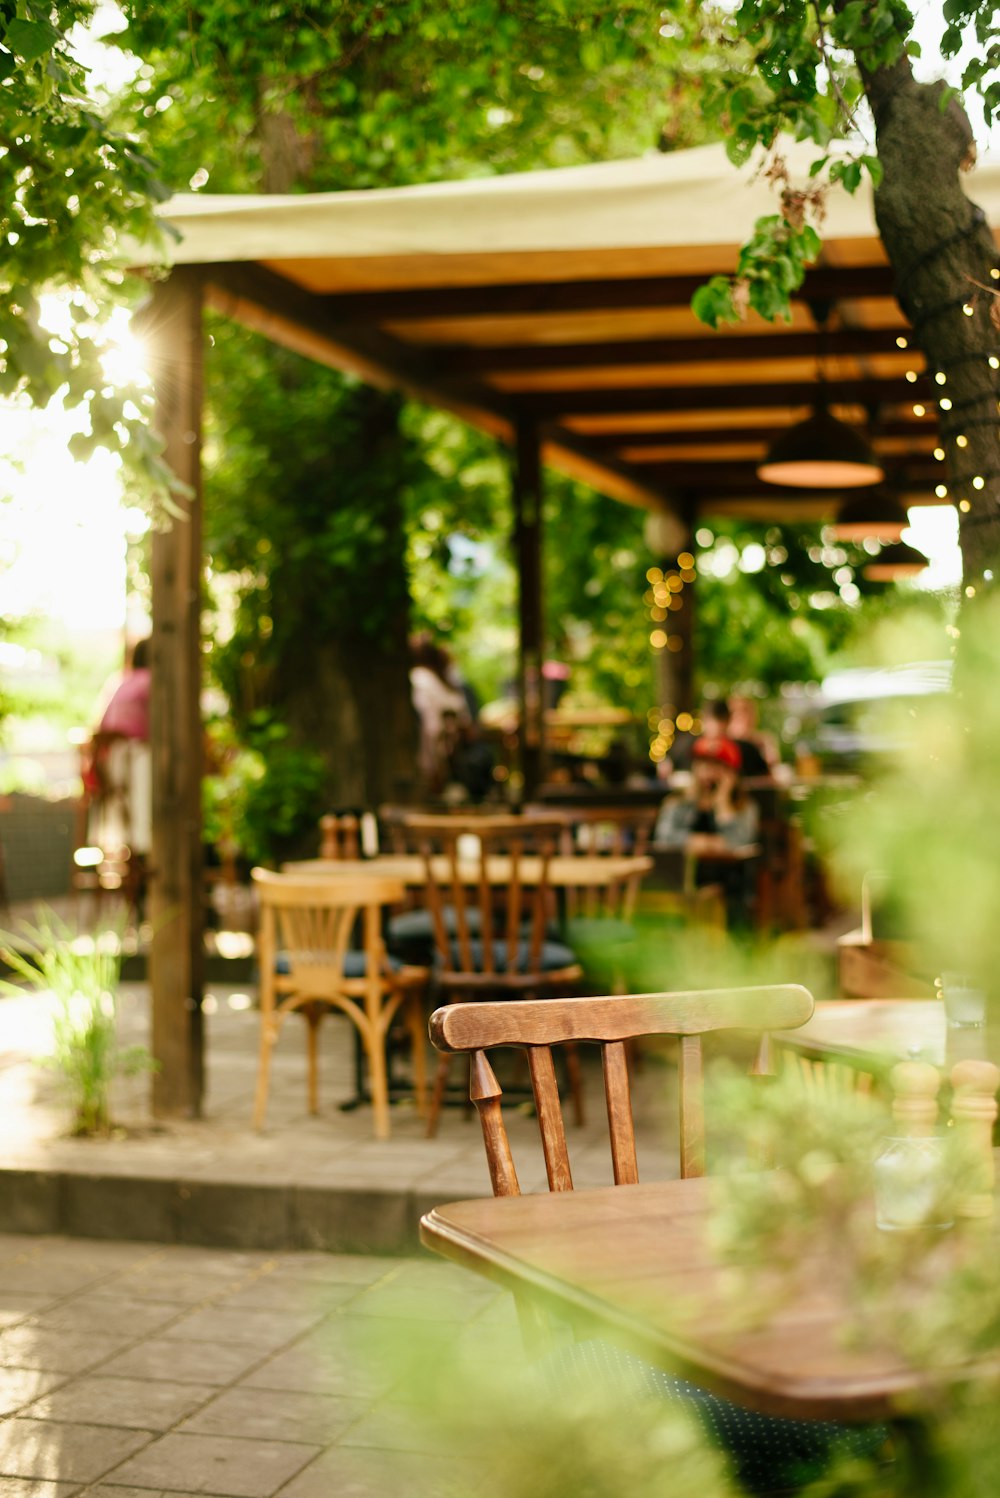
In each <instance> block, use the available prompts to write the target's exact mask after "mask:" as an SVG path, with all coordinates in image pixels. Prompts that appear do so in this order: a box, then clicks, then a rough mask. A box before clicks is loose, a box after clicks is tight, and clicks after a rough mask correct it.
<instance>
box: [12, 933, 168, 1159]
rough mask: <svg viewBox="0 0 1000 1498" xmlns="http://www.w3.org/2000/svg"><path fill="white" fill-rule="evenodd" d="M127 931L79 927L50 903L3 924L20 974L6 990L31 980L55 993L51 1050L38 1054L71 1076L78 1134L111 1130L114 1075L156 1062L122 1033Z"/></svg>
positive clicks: (19, 987)
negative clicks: (14, 924) (10, 928)
mask: <svg viewBox="0 0 1000 1498" xmlns="http://www.w3.org/2000/svg"><path fill="white" fill-rule="evenodd" d="M123 934H124V930H123V923H122V922H118V923H115V924H111V925H107V926H105V927H104V928H103V929H100V930H98V931H95V932H93V933H90V934H86V933H80V932H75V931H73V929H72V928H71V927H70V926H68V925H67V924H66V922H65V921H63V920H61V919H60V918H59V916H57V915H56V914H55V912H54V911H52V910H50V909H48V908H46V907H44V906H43V907H40V908H39V911H38V916H37V922H36V924H35V925H32V924H31V923H30V922H27V921H22V922H20V923H19V925H18V929H17V931H16V932H0V958H2V959H3V961H4V962H6V964H7V966H8V967H9V968H10V970H11V971H12V972H13V973H15V974H16V975H17V977H18V978H19V979H20V980H21V981H20V982H19V983H18V982H10V981H7V980H0V990H2V991H3V992H6V993H12V994H20V993H22V992H23V988H24V985H25V984H27V986H28V987H29V988H30V989H33V990H34V991H35V992H36V993H38V994H39V995H45V996H46V997H48V999H49V1000H50V1003H51V1014H52V1050H51V1054H49V1055H47V1056H44V1057H40V1058H39V1060H40V1062H41V1064H43V1065H46V1066H51V1067H52V1068H53V1069H54V1070H56V1071H57V1072H59V1074H60V1076H61V1078H62V1080H63V1083H64V1084H65V1088H66V1092H67V1094H68V1097H69V1101H70V1106H71V1108H72V1128H71V1132H72V1133H73V1134H74V1135H102V1134H108V1133H109V1132H110V1130H111V1126H112V1120H111V1111H110V1096H111V1084H112V1082H113V1081H114V1080H115V1078H116V1077H124V1076H136V1075H138V1074H139V1073H140V1072H144V1071H152V1070H155V1068H156V1066H157V1062H156V1061H154V1059H153V1058H152V1056H150V1054H149V1052H148V1051H147V1049H146V1047H145V1046H121V1045H120V1044H119V1041H118V1002H117V998H118V984H119V979H120V977H121V965H122V955H123V947H122V938H123Z"/></svg>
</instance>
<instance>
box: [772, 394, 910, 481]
mask: <svg viewBox="0 0 1000 1498" xmlns="http://www.w3.org/2000/svg"><path fill="white" fill-rule="evenodd" d="M757 476H758V478H761V479H763V480H764V481H765V483H768V484H786V485H789V486H792V487H794V488H796V489H858V488H860V487H861V486H862V485H865V484H878V483H881V481H882V480H883V479H884V478H885V470H884V469H883V468H882V467H881V466H880V464H879V462H878V459H877V458H876V457H875V454H874V453H873V452H872V450H871V447H870V446H869V444H868V442H867V441H866V440H865V438H864V437H863V436H862V435H861V433H860V432H858V431H856V430H855V428H854V427H850V426H848V425H847V423H846V422H844V421H839V420H838V419H837V417H836V416H831V415H830V413H829V411H827V410H826V409H825V408H824V407H822V406H819V407H817V409H816V410H815V411H814V412H813V414H812V415H811V416H809V417H807V418H806V420H805V421H800V422H798V423H797V424H796V425H795V426H793V427H789V428H788V431H787V432H783V433H782V435H781V436H780V437H779V438H778V439H777V441H776V442H775V443H774V445H773V446H772V448H771V451H770V452H769V453H768V455H767V457H766V458H765V459H764V461H763V463H762V464H761V465H760V467H759V468H758V469H757Z"/></svg>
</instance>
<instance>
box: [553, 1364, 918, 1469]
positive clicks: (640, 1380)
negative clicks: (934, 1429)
mask: <svg viewBox="0 0 1000 1498" xmlns="http://www.w3.org/2000/svg"><path fill="white" fill-rule="evenodd" d="M544 1374H545V1377H546V1380H547V1381H548V1382H549V1383H552V1382H553V1381H555V1382H556V1383H557V1384H558V1385H559V1387H560V1388H561V1389H563V1390H564V1389H565V1385H566V1382H567V1381H572V1380H575V1379H586V1380H588V1381H591V1382H593V1381H594V1380H595V1379H603V1380H604V1382H605V1383H606V1384H610V1385H611V1387H612V1388H613V1389H614V1390H615V1391H616V1392H617V1393H619V1394H625V1395H634V1396H635V1397H636V1398H640V1399H641V1398H652V1399H662V1400H666V1401H667V1402H668V1403H675V1404H678V1405H680V1406H681V1407H683V1408H684V1409H685V1410H686V1411H687V1412H688V1413H689V1414H690V1415H691V1416H692V1417H693V1418H694V1419H696V1420H697V1421H698V1423H699V1425H700V1426H701V1428H702V1430H703V1432H704V1434H705V1436H706V1437H707V1438H708V1440H709V1441H710V1442H711V1444H712V1445H713V1446H716V1447H718V1448H720V1449H721V1450H723V1451H725V1452H727V1453H728V1455H729V1457H730V1459H731V1461H732V1463H733V1466H734V1468H735V1470H736V1473H737V1475H738V1477H739V1479H740V1481H741V1483H743V1485H744V1486H745V1487H746V1488H747V1489H748V1490H749V1491H750V1492H757V1493H761V1492H774V1491H775V1490H780V1489H782V1488H792V1487H798V1486H801V1485H805V1484H806V1483H808V1482H812V1481H814V1480H815V1479H816V1478H818V1477H819V1476H820V1475H821V1474H822V1473H823V1472H824V1471H825V1469H826V1468H827V1467H828V1466H829V1465H830V1463H831V1461H832V1460H833V1458H834V1457H835V1456H838V1455H848V1456H859V1457H871V1456H874V1455H876V1454H877V1453H878V1451H879V1450H880V1449H881V1448H882V1447H883V1446H885V1444H886V1442H887V1441H888V1438H889V1432H888V1430H887V1428H886V1427H885V1426H884V1425H838V1424H836V1423H835V1422H833V1421H826V1420H792V1419H781V1418H779V1417H778V1416H774V1415H760V1414H758V1413H757V1412H756V1411H755V1410H747V1409H744V1408H743V1406H742V1405H738V1404H733V1403H732V1401H730V1400H728V1399H721V1398H720V1397H719V1396H718V1395H717V1394H712V1393H710V1392H709V1390H707V1389H703V1388H701V1387H700V1386H699V1385H698V1384H693V1383H691V1382H690V1381H689V1380H688V1379H685V1378H677V1377H675V1376H674V1375H673V1374H671V1373H667V1372H666V1371H665V1369H662V1368H657V1367H656V1366H655V1365H654V1364H652V1363H647V1362H645V1361H644V1360H643V1359H642V1358H640V1357H637V1356H636V1355H635V1354H634V1353H630V1352H626V1351H625V1350H624V1349H623V1348H620V1347H616V1346H615V1344H614V1343H613V1342H607V1341H605V1340H603V1339H602V1338H599V1337H595V1338H593V1339H590V1340H588V1341H584V1342H574V1343H571V1344H568V1345H567V1346H565V1347H560V1348H558V1349H557V1350H556V1351H555V1352H553V1353H552V1354H551V1355H550V1356H549V1357H548V1358H547V1359H546V1360H545V1364H544Z"/></svg>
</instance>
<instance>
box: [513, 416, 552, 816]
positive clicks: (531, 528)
mask: <svg viewBox="0 0 1000 1498" xmlns="http://www.w3.org/2000/svg"><path fill="white" fill-rule="evenodd" d="M512 487H513V497H514V550H515V555H516V559H517V576H518V625H519V641H520V649H519V657H518V683H519V697H520V707H521V734H520V754H521V774H522V776H523V787H522V792H521V794H522V797H523V799H524V800H525V801H530V800H531V798H532V797H533V796H534V795H535V793H536V791H537V790H538V787H539V785H540V784H541V782H542V779H543V778H544V762H545V718H544V711H543V707H544V704H543V699H542V658H543V655H544V650H545V624H544V617H545V615H544V606H543V601H542V515H541V510H542V472H541V458H540V447H539V438H538V428H537V427H536V426H535V424H534V423H533V422H529V421H522V422H519V423H518V427H517V433H516V443H515V456H514V471H513V485H512Z"/></svg>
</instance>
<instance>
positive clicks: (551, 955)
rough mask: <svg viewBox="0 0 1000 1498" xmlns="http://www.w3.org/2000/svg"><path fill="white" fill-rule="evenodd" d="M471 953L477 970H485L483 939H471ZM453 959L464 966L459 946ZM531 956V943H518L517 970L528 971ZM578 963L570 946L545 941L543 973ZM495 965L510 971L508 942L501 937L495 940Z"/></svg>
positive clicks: (541, 959) (541, 968) (542, 951)
mask: <svg viewBox="0 0 1000 1498" xmlns="http://www.w3.org/2000/svg"><path fill="white" fill-rule="evenodd" d="M469 950H470V955H471V957H472V963H473V966H474V967H475V969H476V972H480V973H481V972H482V970H483V951H484V948H483V943H482V941H481V940H478V939H477V940H476V941H470V943H469ZM452 955H453V960H454V962H455V966H456V967H462V966H463V961H462V955H461V953H460V952H459V951H458V949H457V946H456V949H455V951H454V952H453V954H452ZM530 958H531V943H530V942H528V941H522V942H520V943H519V944H518V947H517V953H516V964H517V965H516V967H515V969H514V971H515V972H518V973H526V972H528V971H529V966H528V964H529V960H530ZM575 965H576V953H575V952H574V951H572V949H571V948H570V947H567V946H564V945H563V943H562V942H559V941H545V942H543V943H542V949H541V956H540V958H539V961H538V970H539V971H540V972H543V973H554V972H557V971H558V970H559V969H560V968H564V967H574V966H575ZM493 967H494V970H495V971H496V972H497V973H506V972H508V971H509V969H508V966H507V943H506V942H505V941H503V940H501V939H498V940H496V941H494V942H493Z"/></svg>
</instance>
